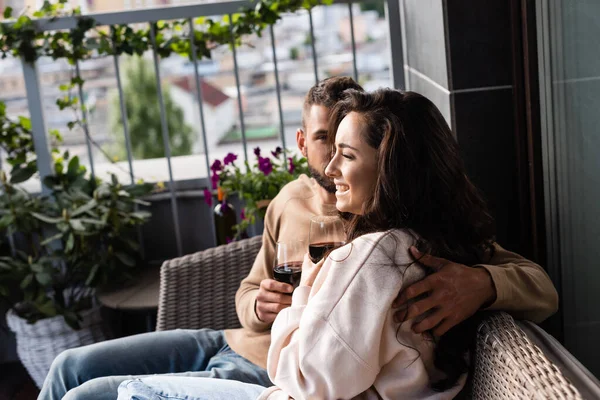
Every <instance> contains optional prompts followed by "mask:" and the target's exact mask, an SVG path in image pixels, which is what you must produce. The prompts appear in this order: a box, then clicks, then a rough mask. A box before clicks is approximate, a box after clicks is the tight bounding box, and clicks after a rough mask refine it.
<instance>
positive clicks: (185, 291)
mask: <svg viewBox="0 0 600 400" xmlns="http://www.w3.org/2000/svg"><path fill="white" fill-rule="evenodd" d="M261 244H262V240H261V237H260V236H257V237H253V238H251V239H245V240H240V241H238V242H233V243H230V244H227V245H222V246H218V247H215V248H211V249H207V250H204V251H201V252H198V253H194V254H191V255H187V256H184V257H180V258H175V259H172V260H168V261H165V262H164V263H163V265H162V267H161V270H160V294H159V304H158V321H157V330H168V329H176V328H182V329H200V328H212V329H229V328H238V327H239V326H240V323H239V320H238V317H237V313H236V311H235V293H236V292H237V290H238V288H239V286H240V282H241V281H242V279H244V278H245V277H246V276H247V275H248V273H249V272H250V269H251V268H252V264H253V263H254V260H255V258H256V255H257V254H258V251H259V250H260V246H261Z"/></svg>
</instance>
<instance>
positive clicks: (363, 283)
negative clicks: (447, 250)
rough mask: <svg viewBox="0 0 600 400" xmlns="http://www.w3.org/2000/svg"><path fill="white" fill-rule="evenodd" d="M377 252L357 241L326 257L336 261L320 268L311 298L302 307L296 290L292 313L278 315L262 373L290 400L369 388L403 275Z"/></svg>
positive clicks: (306, 290)
mask: <svg viewBox="0 0 600 400" xmlns="http://www.w3.org/2000/svg"><path fill="white" fill-rule="evenodd" d="M386 242H387V241H386ZM392 243H393V245H394V246H395V245H396V244H400V246H399V247H400V248H403V249H407V248H408V246H406V247H404V246H403V244H402V243H398V242H397V241H393V242H392ZM390 245H392V244H390ZM382 249H384V244H382V243H380V244H379V245H378V244H377V243H374V241H373V240H371V241H364V240H361V239H357V240H356V241H354V243H353V246H352V249H351V252H350V254H349V255H348V256H347V257H346V256H344V255H341V256H339V255H340V254H339V253H337V254H336V253H335V252H334V253H332V255H331V258H333V259H335V260H340V261H333V260H332V259H331V258H329V259H327V261H326V262H325V263H324V265H323V267H322V269H321V272H320V273H319V276H318V277H317V281H320V280H322V284H321V285H320V288H319V290H318V292H317V293H316V294H315V293H314V290H313V293H312V295H311V297H310V301H308V299H309V295H310V294H311V288H310V287H308V286H300V287H298V288H297V289H296V291H295V292H294V294H293V298H292V306H291V307H290V308H288V309H286V310H283V311H282V312H281V313H280V314H279V315H278V316H277V319H276V320H275V323H274V324H273V327H272V330H271V347H270V349H269V357H268V361H267V370H268V372H269V377H270V378H271V380H272V381H273V382H274V383H275V384H276V385H277V386H278V387H279V388H281V389H282V390H283V391H284V392H285V393H286V394H288V395H289V396H291V397H293V398H295V399H296V400H300V399H305V398H322V399H338V398H352V397H354V396H356V395H358V394H360V393H362V392H364V391H366V390H367V389H369V388H370V387H371V386H372V385H373V383H374V382H375V380H376V378H377V375H378V374H379V371H380V369H381V363H382V360H384V359H385V358H386V357H387V356H386V357H383V356H382V355H381V354H380V353H381V352H382V351H383V350H382V346H381V343H382V335H383V334H384V332H387V331H388V330H389V329H386V328H389V327H388V326H387V325H386V322H387V323H388V324H389V318H388V316H389V315H388V314H389V313H390V309H391V303H392V301H393V299H394V297H395V295H396V294H397V293H398V291H399V290H400V287H401V285H402V278H403V276H404V275H403V273H402V271H401V269H400V267H398V266H396V265H390V258H389V255H387V254H385V251H381V250H382ZM394 251H395V249H394ZM405 259H406V260H407V261H408V253H407V252H406V257H405ZM414 268H416V269H419V267H417V266H415V267H414ZM411 272H413V271H412V270H411ZM415 272H416V271H415ZM324 273H326V274H327V276H326V278H325V279H322V278H323V276H322V275H321V274H324ZM387 351H388V352H389V349H388V350H387ZM409 352H410V350H407V353H409ZM411 354H412V353H411ZM408 357H410V356H408Z"/></svg>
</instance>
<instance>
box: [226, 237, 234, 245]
mask: <svg viewBox="0 0 600 400" xmlns="http://www.w3.org/2000/svg"><path fill="white" fill-rule="evenodd" d="M231 242H233V239H231V238H230V237H226V238H225V243H227V244H229V243H231Z"/></svg>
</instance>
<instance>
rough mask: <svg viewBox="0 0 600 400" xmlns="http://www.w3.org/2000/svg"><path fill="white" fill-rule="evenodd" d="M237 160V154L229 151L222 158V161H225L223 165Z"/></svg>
mask: <svg viewBox="0 0 600 400" xmlns="http://www.w3.org/2000/svg"><path fill="white" fill-rule="evenodd" d="M235 160H237V156H236V155H235V154H233V153H229V154H227V155H226V156H225V159H224V160H223V162H224V163H225V165H229V164H233V162H234V161H235Z"/></svg>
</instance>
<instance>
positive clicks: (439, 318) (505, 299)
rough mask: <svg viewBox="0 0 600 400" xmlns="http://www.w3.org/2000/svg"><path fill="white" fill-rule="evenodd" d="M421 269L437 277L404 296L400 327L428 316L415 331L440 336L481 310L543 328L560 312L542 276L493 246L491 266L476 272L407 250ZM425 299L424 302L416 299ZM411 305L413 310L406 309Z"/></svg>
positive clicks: (529, 263) (535, 268)
mask: <svg viewBox="0 0 600 400" xmlns="http://www.w3.org/2000/svg"><path fill="white" fill-rule="evenodd" d="M411 252H412V254H413V257H414V258H415V259H417V260H418V261H419V263H421V264H423V265H426V266H428V267H431V268H433V269H434V270H435V271H436V272H434V273H433V274H431V275H429V276H427V277H426V278H425V279H423V280H421V281H419V282H417V283H415V284H413V285H412V286H410V287H408V288H407V289H406V290H404V291H402V293H401V294H400V295H399V297H398V299H397V300H396V302H395V304H396V306H398V307H400V310H398V311H397V313H396V318H397V320H398V321H400V320H407V319H412V318H415V317H417V316H421V315H423V314H425V313H428V315H427V316H426V317H425V318H424V319H423V320H422V321H421V322H419V323H418V324H415V325H414V327H413V329H414V330H415V331H416V332H424V331H426V330H433V333H434V334H435V335H438V336H441V335H443V334H444V333H445V332H447V331H448V330H449V329H450V328H452V327H454V326H455V325H457V324H459V323H460V322H462V321H464V320H465V319H467V318H469V317H470V316H471V315H473V314H474V313H475V312H477V311H478V310H480V309H490V310H503V311H506V312H509V313H510V314H512V315H513V316H514V317H515V318H518V319H528V320H531V321H534V322H541V321H543V320H544V319H546V318H548V317H549V316H550V315H552V314H553V313H554V312H556V310H557V309H558V294H557V292H556V289H555V288H554V285H553V284H552V282H551V281H550V278H549V277H548V275H547V274H546V273H545V272H544V270H543V269H542V268H541V267H540V266H539V265H537V264H535V263H534V262H532V261H529V260H527V259H526V258H524V257H521V256H520V255H518V254H515V253H511V252H509V251H507V250H505V249H503V248H502V247H500V246H499V245H498V244H495V253H494V256H493V257H492V260H491V261H490V264H481V265H476V266H474V268H470V267H467V266H466V265H462V264H458V263H454V262H452V261H449V260H445V259H442V258H438V257H433V256H430V255H423V254H421V253H419V252H418V250H417V249H416V248H411ZM422 295H426V297H424V298H418V299H417V297H419V296H422ZM411 302H412V304H410V303H411Z"/></svg>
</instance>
